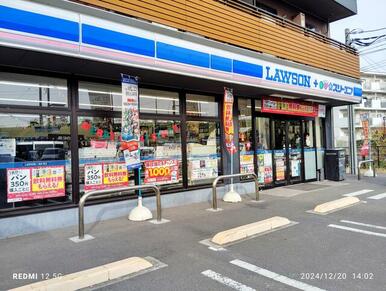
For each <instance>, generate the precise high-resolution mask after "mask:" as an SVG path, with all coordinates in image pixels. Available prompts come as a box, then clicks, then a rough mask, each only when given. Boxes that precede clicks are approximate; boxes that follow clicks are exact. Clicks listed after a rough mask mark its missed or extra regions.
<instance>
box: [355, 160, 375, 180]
mask: <svg viewBox="0 0 386 291" xmlns="http://www.w3.org/2000/svg"><path fill="white" fill-rule="evenodd" d="M367 163H370V164H373V177H374V178H375V167H374V165H375V162H374V160H364V161H359V163H358V180H360V179H361V166H362V164H367Z"/></svg>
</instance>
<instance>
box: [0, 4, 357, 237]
mask: <svg viewBox="0 0 386 291" xmlns="http://www.w3.org/2000/svg"><path fill="white" fill-rule="evenodd" d="M319 2H320V1H308V0H292V1H281V0H276V1H265V0H264V1H263V0H261V1H254V0H251V1H232V0H226V1H225V0H174V1H171V0H158V1H152V0H142V1H137V0H132V1H131V0H130V1H127V0H126V1H123V0H114V1H113V0H104V1H97V0H80V1H64V0H35V1H26V0H2V1H1V3H0V14H1V15H2V17H1V19H0V67H1V72H0V104H1V107H0V217H1V219H0V221H1V223H0V237H5V236H11V235H18V234H22V233H27V232H33V231H40V230H45V229H50V228H55V227H62V226H66V225H72V224H76V222H77V220H76V207H77V204H78V202H79V198H80V197H81V196H82V195H83V194H84V193H85V192H86V191H89V190H90V189H109V188H114V187H116V186H117V185H128V184H130V185H131V184H138V183H139V180H140V181H141V183H150V182H151V183H153V182H155V183H159V184H160V186H161V191H162V194H165V195H163V196H162V197H163V199H162V203H163V206H165V207H167V206H172V205H178V204H187V203H193V202H199V201H207V199H208V197H209V195H210V193H211V182H212V181H213V179H214V178H215V177H217V176H218V175H222V174H227V173H231V172H234V173H237V172H240V171H241V172H243V173H248V172H255V173H257V174H258V176H259V182H260V184H261V185H262V187H273V186H280V185H286V184H292V183H298V182H305V181H315V180H316V178H317V172H318V170H320V171H322V169H323V168H324V165H323V161H324V158H323V156H324V149H325V148H326V147H331V146H332V143H333V141H332V116H331V108H332V107H333V106H339V105H347V104H357V103H360V102H361V101H362V97H361V95H362V89H361V83H360V74H359V57H358V53H357V51H356V50H355V49H353V48H351V47H348V46H345V45H344V44H342V43H339V42H337V41H334V40H332V39H330V38H329V23H330V22H332V21H336V20H339V19H342V18H345V17H348V16H351V15H354V14H355V13H356V1H355V0H344V1H343V0H325V1H323V5H321V4H320V3H319ZM121 73H124V74H128V75H131V76H137V77H139V103H140V108H139V112H140V124H139V130H138V133H139V135H140V137H139V141H140V155H141V163H142V167H143V168H142V171H141V173H140V175H139V174H138V173H134V172H133V171H127V168H126V166H125V162H124V158H123V155H122V151H121V150H120V145H121V143H120V135H121V116H122V89H121V80H120V78H121V75H120V74H121ZM224 87H227V88H231V89H233V93H234V97H235V98H234V106H233V119H234V125H235V128H234V143H235V144H236V146H237V147H238V149H239V151H238V152H237V154H235V155H234V162H233V165H234V166H233V171H232V169H231V164H232V163H231V162H230V155H229V153H228V152H227V150H226V146H225V137H224V131H225V130H224V123H223V121H222V118H223V107H224V106H223V96H224ZM226 113H230V110H229V111H227V112H226ZM227 129H228V127H227ZM227 144H230V140H229V139H228V140H227ZM128 176H129V177H128ZM244 182H245V181H244ZM250 189H253V185H252V184H251V183H241V184H239V185H238V191H240V192H243V193H245V192H246V191H249V190H250ZM145 194H147V193H145ZM134 197H135V196H134V195H131V198H134ZM147 201H153V200H151V199H150V200H147ZM147 201H146V199H145V203H148V202H147ZM134 202H135V201H134V200H131V201H130V202H129V203H130V204H129V203H128V202H127V201H122V198H120V199H110V200H99V201H96V202H94V204H93V205H92V206H90V207H87V208H88V209H87V219H88V221H89V222H91V221H95V220H98V219H106V218H111V217H117V216H122V215H127V210H128V207H129V206H128V205H133V204H134ZM52 210H55V211H52ZM27 214H28V215H27Z"/></svg>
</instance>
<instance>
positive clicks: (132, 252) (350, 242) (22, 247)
mask: <svg viewBox="0 0 386 291" xmlns="http://www.w3.org/2000/svg"><path fill="white" fill-rule="evenodd" d="M285 189H287V190H288V191H287V195H285V194H286V191H283V190H285ZM366 189H367V190H372V191H368V192H367V193H364V194H360V195H358V198H360V199H361V200H362V201H363V202H366V203H360V204H357V205H355V206H352V207H350V208H346V209H343V210H340V211H337V212H334V213H330V214H328V215H325V216H321V215H316V214H312V213H307V212H306V210H310V209H313V208H314V206H315V205H317V204H319V203H323V202H327V201H330V200H334V199H337V198H341V197H342V195H344V194H349V193H354V192H358V191H361V190H366ZM363 192H365V191H361V192H359V193H363ZM382 193H386V176H383V177H378V178H376V179H373V178H365V179H363V180H361V181H360V182H358V181H356V180H355V179H348V180H346V181H344V182H340V183H334V182H328V181H326V182H322V183H312V184H307V185H293V186H289V187H286V188H276V189H272V190H267V191H263V192H262V195H261V198H262V199H263V200H264V202H262V203H253V202H251V201H247V200H244V202H243V203H239V204H225V203H224V202H219V206H220V207H222V208H224V211H221V212H216V213H213V212H208V211H205V209H206V208H208V207H209V203H200V204H193V205H189V206H186V207H178V208H172V209H165V210H164V217H165V218H168V219H170V220H171V222H169V223H167V224H162V225H153V224H150V223H149V222H143V223H142V222H141V223H133V222H129V221H127V219H126V218H120V219H114V220H109V221H105V222H100V223H96V224H93V225H87V226H86V232H87V233H90V234H92V235H93V236H95V239H94V240H90V241H87V242H82V243H80V244H75V243H73V242H71V241H70V240H69V239H68V238H69V237H72V236H74V235H76V228H75V227H71V228H66V229H61V230H56V231H51V232H46V233H39V234H33V235H27V236H22V237H16V238H11V239H5V240H0V262H1V264H0V289H1V290H6V289H9V288H12V287H17V286H21V285H25V284H27V283H31V282H35V281H36V279H29V280H28V279H26V280H22V279H12V278H13V276H14V274H17V273H20V274H33V275H35V274H36V275H37V277H38V279H39V280H41V277H42V276H43V277H53V276H54V275H55V273H56V274H57V273H61V274H68V273H72V272H76V271H80V270H83V269H87V268H91V267H95V266H98V265H102V264H106V263H109V262H113V261H116V260H120V259H123V258H127V257H132V256H142V257H146V256H151V257H153V258H155V259H157V260H159V261H161V262H162V263H164V264H167V267H164V268H161V269H158V270H154V271H152V272H148V273H145V274H142V275H139V276H135V277H132V278H129V279H124V280H120V281H117V282H113V283H111V284H109V285H107V286H97V287H96V288H94V289H96V290H227V289H228V290H232V288H233V289H236V290H275V291H277V290H299V289H300V290H320V289H323V290H350V291H351V290H366V291H367V290H380V291H384V290H386V211H385V209H386V194H385V195H383V196H380V195H379V194H382ZM354 195H355V193H354ZM376 195H378V196H376ZM374 196H375V197H374ZM371 197H373V198H377V199H371ZM86 215H87V213H86ZM275 215H280V216H284V217H287V218H289V219H290V220H291V221H295V222H298V224H295V225H293V226H290V227H287V228H284V229H280V230H277V231H274V232H271V233H268V234H265V235H263V236H257V237H254V238H251V239H249V240H245V241H242V242H239V243H237V244H233V245H231V246H227V247H226V249H225V250H223V251H214V250H211V249H209V248H208V246H205V245H203V244H201V243H199V242H200V241H202V240H204V239H207V238H210V237H212V236H213V235H214V234H215V233H217V232H219V231H222V230H225V229H229V228H232V227H236V226H239V225H243V224H247V223H251V222H255V221H258V220H261V219H266V218H269V217H272V216H275ZM358 223H359V224H358ZM280 275H281V276H280ZM317 288H320V289H317Z"/></svg>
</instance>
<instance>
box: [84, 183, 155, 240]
mask: <svg viewBox="0 0 386 291" xmlns="http://www.w3.org/2000/svg"><path fill="white" fill-rule="evenodd" d="M143 189H152V190H153V191H154V192H155V194H156V203H157V222H159V223H160V222H161V221H162V213H161V192H160V189H159V187H158V186H156V185H154V184H148V185H137V186H127V187H120V188H115V189H104V190H94V191H90V192H87V193H86V194H84V195H83V196H82V197H81V198H80V201H79V208H78V219H79V223H78V238H77V239H78V240H79V241H81V240H83V239H84V205H85V203H86V201H87V200H94V199H100V198H111V197H116V196H123V195H125V194H127V193H124V192H128V191H133V190H134V191H135V190H143Z"/></svg>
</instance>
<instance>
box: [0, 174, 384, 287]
mask: <svg viewBox="0 0 386 291" xmlns="http://www.w3.org/2000/svg"><path fill="white" fill-rule="evenodd" d="M385 186H386V179H385V177H384V176H381V177H377V178H375V179H374V178H364V179H362V180H361V181H359V182H358V181H357V180H356V179H355V177H348V179H347V180H345V181H343V182H340V183H336V182H330V181H324V182H314V183H308V184H298V185H291V186H287V187H282V188H275V189H270V190H264V191H262V192H261V199H262V200H263V202H260V203H254V202H253V201H251V198H248V197H244V200H243V202H242V203H238V204H228V203H224V202H222V201H219V207H220V208H223V209H224V210H223V211H220V212H209V211H206V210H205V209H207V208H209V207H210V204H209V203H208V202H205V203H196V204H191V205H187V206H181V207H175V208H167V209H164V211H163V217H164V218H166V219H170V220H171V222H169V223H166V224H160V225H154V224H151V223H149V222H131V221H128V220H127V218H126V217H121V218H117V219H112V220H106V221H101V222H96V223H93V224H88V225H86V227H85V231H86V233H88V234H91V235H93V236H94V237H95V239H93V240H90V241H85V242H82V243H78V244H75V243H73V242H72V241H70V240H69V238H70V237H73V236H75V235H77V226H72V227H67V228H63V229H58V230H53V231H48V232H42V233H36V234H31V235H24V236H19V237H14V238H8V239H3V240H0V261H1V262H2V263H1V264H0V289H1V290H5V289H9V288H14V287H18V286H21V285H25V284H28V283H32V282H36V281H39V280H43V279H47V278H52V277H53V276H54V275H55V274H69V273H73V272H77V271H81V270H84V269H88V268H92V267H96V266H99V265H103V264H106V263H110V262H114V261H117V260H121V259H125V258H128V257H132V256H139V257H147V256H151V257H154V258H156V259H157V260H160V261H161V262H163V263H165V264H167V265H169V267H168V268H169V269H170V271H169V272H171V271H172V270H173V272H174V273H175V274H178V270H179V268H186V267H188V268H189V266H190V260H191V258H192V256H194V253H195V252H196V251H200V250H201V249H202V245H200V244H198V242H199V241H201V240H203V239H207V238H209V237H212V236H213V235H214V234H215V233H217V232H219V231H222V230H224V229H229V228H233V227H237V226H239V225H243V224H248V223H251V222H255V221H258V220H262V219H266V218H268V217H272V216H275V215H280V216H284V217H288V218H289V219H291V220H292V221H303V220H310V221H312V220H313V219H315V218H314V217H313V216H312V215H310V214H307V213H305V211H306V210H309V209H313V207H314V206H315V205H316V204H319V203H323V202H325V201H329V200H333V199H336V198H340V197H342V195H343V194H345V193H348V192H352V191H357V190H358V189H374V190H375V191H378V192H379V193H380V192H381V191H382V190H383V192H385V189H386V188H385ZM378 192H377V193H378ZM283 193H287V194H288V193H290V194H289V195H284V194H283ZM374 193H375V192H374ZM245 198H247V199H245ZM85 215H86V216H87V208H86V212H85ZM181 264H182V265H181ZM193 265H194V264H193ZM193 265H192V266H191V267H192V268H193V267H194V266H193ZM183 266H185V267H183ZM168 268H166V269H168ZM155 272H157V271H155ZM15 274H16V275H15ZM18 274H27V275H29V274H36V275H37V276H36V277H31V276H30V278H28V276H27V278H26V279H14V278H15V277H17V276H18ZM165 280H166V279H165ZM165 284H166V283H165ZM181 284H183V283H181ZM184 284H185V283H184ZM186 284H193V282H189V280H188V281H187V283H186ZM189 286H191V285H189ZM161 289H162V288H161ZM161 289H159V290H161ZM172 289H173V288H172ZM188 289H189V288H188ZM188 289H187V290H188ZM162 290H164V289H162ZM165 290H166V289H165Z"/></svg>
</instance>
